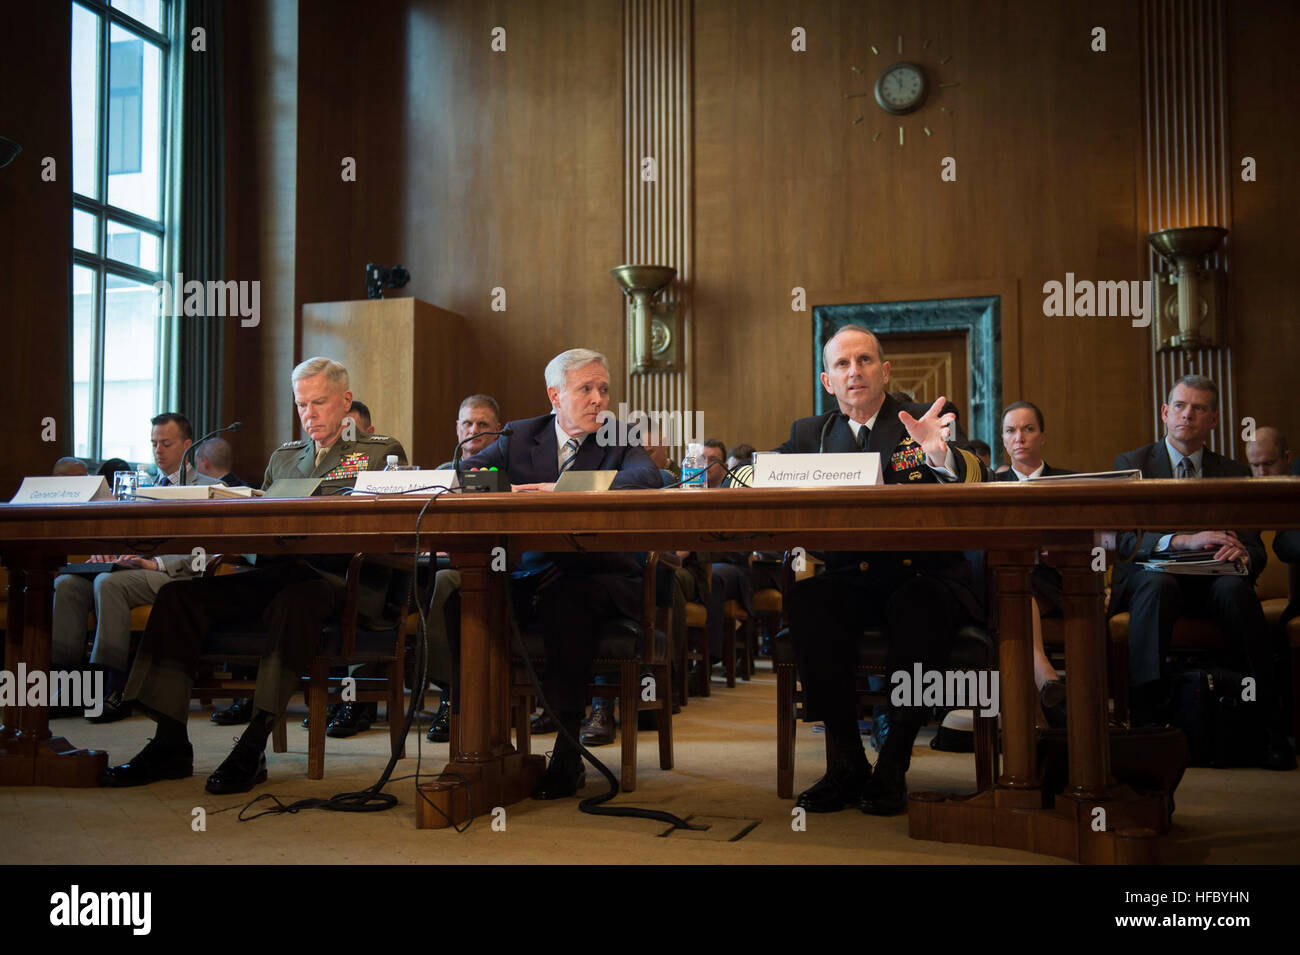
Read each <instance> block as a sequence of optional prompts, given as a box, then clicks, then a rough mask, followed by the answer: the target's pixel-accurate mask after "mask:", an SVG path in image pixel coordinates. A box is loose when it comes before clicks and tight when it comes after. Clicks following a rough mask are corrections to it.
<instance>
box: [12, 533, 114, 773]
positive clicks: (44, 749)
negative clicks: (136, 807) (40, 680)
mask: <svg viewBox="0 0 1300 955" xmlns="http://www.w3.org/2000/svg"><path fill="white" fill-rule="evenodd" d="M63 562H64V561H63V558H62V557H51V556H48V555H33V556H30V557H29V556H26V555H24V556H23V557H21V558H20V559H19V565H20V566H19V569H18V570H19V572H18V573H17V574H16V575H15V578H16V579H18V580H20V581H21V582H22V583H21V588H22V592H21V606H22V612H21V617H20V619H21V626H22V649H21V650H20V651H19V653H18V659H17V661H15V662H14V663H13V664H12V667H13V670H12V671H11V672H13V673H14V674H15V676H16V675H17V674H18V672H19V671H20V670H21V671H22V672H24V673H27V674H30V673H38V672H39V673H44V674H45V675H46V681H47V686H48V685H49V682H50V681H49V674H50V644H51V638H50V632H51V623H52V616H53V613H52V611H53V603H54V587H53V583H54V571H55V569H56V568H58V567H59V566H60V565H62V564H63ZM9 596H10V599H11V601H14V603H15V604H17V603H18V602H19V600H18V598H19V594H17V593H15V592H14V587H13V585H12V584H11V585H10V591H9ZM11 609H12V608H11ZM11 623H12V621H11ZM5 644H6V657H5V660H6V666H10V665H11V664H10V662H9V656H8V650H9V648H10V647H11V646H12V643H11V642H10V638H9V636H8V635H6V640H5ZM17 689H18V691H19V692H25V691H26V689H27V688H26V687H25V686H20V687H17ZM46 702H47V703H48V700H47V701H46ZM8 720H9V718H8V716H6V725H8ZM107 768H108V753H106V752H104V751H103V750H93V749H84V750H83V749H77V747H76V746H74V745H73V744H72V743H70V742H68V741H67V740H66V739H64V738H63V737H62V736H53V735H52V734H51V733H50V710H49V706H48V705H43V706H21V707H19V708H18V732H17V734H16V735H15V736H13V737H12V738H8V739H3V740H0V785H5V786H98V785H99V777H100V775H101V774H102V773H103V772H104V770H105V769H107Z"/></svg>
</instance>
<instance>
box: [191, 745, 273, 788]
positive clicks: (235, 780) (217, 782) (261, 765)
mask: <svg viewBox="0 0 1300 955" xmlns="http://www.w3.org/2000/svg"><path fill="white" fill-rule="evenodd" d="M264 782H266V750H263V749H254V748H253V747H252V746H246V745H245V744H243V743H236V744H235V748H234V749H232V750H231V751H230V755H229V756H227V757H226V758H225V760H224V761H222V763H221V765H220V766H218V767H217V768H216V771H215V772H214V773H213V774H212V775H211V776H209V777H208V782H207V785H206V786H205V787H204V788H205V789H207V791H208V792H210V793H212V794H213V795H215V796H225V795H227V794H229V793H246V792H248V791H249V790H250V789H252V788H253V787H254V786H256V785H257V784H258V783H264Z"/></svg>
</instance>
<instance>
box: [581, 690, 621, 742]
mask: <svg viewBox="0 0 1300 955" xmlns="http://www.w3.org/2000/svg"><path fill="white" fill-rule="evenodd" d="M581 739H582V745H584V746H607V745H609V744H610V743H612V742H614V701H613V700H596V701H595V702H593V703H592V705H591V715H590V716H589V717H587V722H585V723H583V724H582V736H581Z"/></svg>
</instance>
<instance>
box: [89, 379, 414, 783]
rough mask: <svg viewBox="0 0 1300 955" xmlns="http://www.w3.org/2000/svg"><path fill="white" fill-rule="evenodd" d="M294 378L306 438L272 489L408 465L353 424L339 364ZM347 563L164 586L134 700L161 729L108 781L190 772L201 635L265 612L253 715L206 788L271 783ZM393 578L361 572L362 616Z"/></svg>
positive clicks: (335, 486)
mask: <svg viewBox="0 0 1300 955" xmlns="http://www.w3.org/2000/svg"><path fill="white" fill-rule="evenodd" d="M290 380H291V384H292V387H293V397H294V403H295V405H296V406H297V409H298V418H299V420H300V421H301V422H302V428H303V432H304V434H305V437H304V438H303V439H302V440H299V441H288V442H286V443H285V444H283V445H281V446H280V447H279V448H278V449H277V450H276V451H274V452H273V453H272V454H271V459H270V461H269V463H268V464H267V468H266V475H265V477H264V479H263V482H262V486H263V488H264V489H267V488H270V486H271V485H272V483H274V482H275V481H276V480H278V479H281V478H311V479H315V480H317V481H320V482H322V489H324V488H326V487H328V488H330V489H331V490H339V489H341V488H343V487H344V486H346V485H350V484H351V483H353V482H355V480H356V475H357V474H358V472H360V471H379V470H382V469H383V468H384V466H385V464H386V459H387V456H388V455H390V454H391V455H396V456H397V459H398V461H399V462H400V463H402V464H405V463H406V452H405V451H404V450H403V449H402V445H401V443H400V442H399V441H397V440H396V439H395V438H391V437H387V436H384V435H371V434H366V433H365V432H364V431H361V430H360V429H358V428H350V429H345V428H344V420H343V419H344V417H345V416H346V415H347V413H348V409H349V408H350V407H351V404H352V392H351V391H350V390H349V389H348V373H347V369H346V368H344V367H343V366H342V365H341V364H339V363H338V362H336V361H332V360H330V359H328V358H309V359H308V360H307V361H304V362H303V363H302V364H300V365H298V367H296V368H295V369H294V370H293V373H292V375H291V378H290ZM353 432H355V433H353ZM348 559H349V558H348V557H347V556H346V555H337V554H330V555H320V556H316V555H312V556H294V557H274V558H265V557H264V558H262V559H260V560H259V561H258V562H257V568H256V569H255V570H252V571H249V572H246V573H239V574H229V575H226V576H222V577H205V578H202V579H200V580H195V581H192V582H188V583H185V584H171V585H168V586H166V587H163V589H162V590H161V591H160V592H159V593H158V599H157V601H156V602H155V604H154V608H153V613H152V614H151V615H150V617H149V625H148V626H147V627H146V628H145V633H144V640H143V641H142V642H141V644H140V650H139V652H138V653H137V654H136V660H135V665H134V666H133V667H132V668H131V674H130V676H129V677H128V679H127V685H126V694H125V696H126V700H127V703H128V704H129V705H132V706H134V707H136V708H138V709H141V710H143V711H144V712H146V713H147V714H148V715H149V716H150V717H152V718H153V719H154V720H155V721H156V722H157V724H158V727H157V731H156V733H155V735H154V737H153V739H152V740H150V742H149V744H148V745H147V746H145V748H144V749H143V750H141V751H140V752H139V753H137V754H136V755H135V756H134V757H133V758H132V759H131V760H130V761H129V762H127V763H124V764H122V765H120V766H112V767H110V768H109V769H108V770H107V772H106V773H105V774H104V778H103V782H104V784H105V785H107V786H141V785H144V784H146V783H152V782H156V781H157V780H160V779H180V778H183V777H186V776H190V775H193V772H194V750H193V747H191V745H190V742H189V736H188V733H187V731H186V720H187V718H188V716H189V707H190V687H191V686H193V683H194V676H195V670H196V668H197V666H198V658H199V656H200V654H201V653H202V649H203V639H204V636H205V635H206V634H207V633H208V631H209V630H210V629H211V628H212V626H213V625H214V624H221V623H227V622H236V621H241V620H247V619H249V618H250V617H253V618H256V617H260V618H261V619H262V620H263V621H264V623H265V624H266V629H267V644H266V649H265V652H264V654H263V656H262V658H261V660H260V661H259V665H258V670H257V688H256V690H255V691H254V694H253V718H252V719H251V720H250V721H249V724H248V727H247V728H246V729H245V730H244V733H243V735H242V736H241V737H240V738H239V741H238V742H237V743H236V744H235V747H234V749H233V750H232V751H231V753H230V755H229V756H227V757H226V759H225V760H224V761H223V762H222V763H221V765H220V766H218V767H217V769H216V771H215V772H213V774H212V775H211V776H209V777H208V781H207V790H208V792H210V793H216V794H224V793H237V792H247V791H248V790H249V789H251V788H252V787H253V786H254V785H256V784H257V783H259V782H262V781H263V780H265V779H266V753H265V750H266V741H267V739H268V738H269V737H270V735H271V730H272V728H273V727H274V725H275V721H276V720H278V719H283V717H284V709H285V706H286V705H287V704H288V701H289V696H290V694H291V693H292V692H293V691H294V690H296V689H297V688H298V681H299V677H300V676H301V674H303V673H305V672H306V671H307V668H308V666H309V665H310V663H311V660H312V657H313V656H314V655H315V653H316V650H317V647H318V646H319V644H320V640H321V630H322V627H323V626H324V624H325V622H326V621H327V620H328V619H329V618H330V617H331V616H334V615H336V614H338V613H339V612H340V611H341V610H342V607H343V592H344V574H345V573H346V568H347V563H348ZM388 574H389V571H388V570H387V569H386V568H383V567H367V568H365V570H364V571H363V573H362V577H361V586H360V592H359V595H358V613H359V614H360V615H361V616H362V618H363V619H364V618H365V617H368V616H376V615H379V614H382V613H383V610H384V606H383V604H384V599H385V597H386V595H387V592H388ZM390 718H396V715H395V714H394V715H391V716H390Z"/></svg>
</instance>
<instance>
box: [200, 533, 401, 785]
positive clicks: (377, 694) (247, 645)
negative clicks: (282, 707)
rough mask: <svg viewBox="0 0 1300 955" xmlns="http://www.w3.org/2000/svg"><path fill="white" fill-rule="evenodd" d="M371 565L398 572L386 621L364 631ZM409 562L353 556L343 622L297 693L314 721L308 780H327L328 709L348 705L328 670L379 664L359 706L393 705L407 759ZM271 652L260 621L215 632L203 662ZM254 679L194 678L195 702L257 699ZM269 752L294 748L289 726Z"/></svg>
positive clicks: (363, 685)
mask: <svg viewBox="0 0 1300 955" xmlns="http://www.w3.org/2000/svg"><path fill="white" fill-rule="evenodd" d="M227 562H228V561H227V559H226V558H224V557H223V556H222V555H218V556H217V557H214V558H212V559H210V560H209V562H208V567H207V571H206V573H205V575H207V576H210V575H214V574H216V573H217V572H218V568H219V567H221V566H222V565H223V564H225V563H227ZM366 562H374V563H381V564H385V565H387V566H389V567H391V568H392V574H391V577H390V579H389V586H388V595H387V598H386V600H385V613H384V618H383V619H382V620H378V621H370V623H371V624H372V625H373V626H371V627H366V626H362V625H361V623H360V622H359V621H358V619H357V599H358V591H359V585H360V580H361V568H362V565H363V564H364V563H366ZM410 567H411V565H410V560H409V558H402V557H398V556H389V555H380V556H376V555H370V554H353V555H352V559H351V560H350V561H349V562H348V570H347V576H346V578H345V585H344V588H345V589H344V602H343V611H342V613H341V614H340V615H339V618H338V619H337V620H331V621H329V622H328V623H326V625H325V627H324V629H323V632H322V635H321V644H320V649H319V651H318V653H317V655H316V656H315V657H314V658H313V659H312V662H311V665H310V667H309V668H308V672H307V674H306V675H305V676H303V677H302V678H301V679H300V681H299V689H300V690H301V692H302V693H303V694H304V695H305V697H306V699H307V711H308V715H309V720H308V731H307V777H308V778H309V779H321V778H323V777H324V775H325V730H326V724H325V710H326V706H327V705H328V704H330V703H339V702H342V693H343V679H344V678H343V677H331V676H330V669H331V668H333V667H340V666H346V665H349V664H353V663H374V664H378V665H379V666H380V667H381V668H382V670H383V675H382V676H378V677H358V678H356V696H355V701H356V702H358V703H372V702H383V703H386V704H387V713H386V716H387V719H388V731H389V738H390V740H391V744H392V747H393V748H394V749H400V751H401V757H402V758H403V759H404V758H405V757H406V740H405V737H404V736H403V733H402V730H403V729H404V727H405V713H406V708H405V705H404V704H405V685H404V669H405V653H406V618H407V612H408V609H409V605H410V586H411V571H410ZM265 646H266V631H265V630H264V629H263V628H262V622H261V620H260V619H257V620H252V621H247V622H245V623H244V624H243V625H234V626H230V627H223V628H219V629H217V630H215V631H214V632H213V633H211V634H210V635H209V638H208V643H207V645H206V646H205V647H204V648H203V654H202V656H201V658H200V660H201V662H202V663H207V664H209V665H215V664H218V663H251V664H254V665H256V664H257V662H258V661H259V660H260V659H261V656H262V653H263V651H264V649H265ZM255 688H256V681H255V680H249V679H229V678H220V677H216V676H214V675H212V674H211V673H210V672H209V673H207V674H204V675H202V676H200V678H199V679H197V680H195V683H194V686H193V688H192V689H191V691H190V696H191V698H199V699H203V698H207V699H222V698H234V697H241V696H252V695H253V691H254V689H255ZM271 746H272V750H273V751H274V752H276V753H283V752H286V751H287V750H288V740H287V734H286V732H285V721H284V720H283V719H280V720H277V721H276V723H275V728H274V729H273V730H272V732H271Z"/></svg>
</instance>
